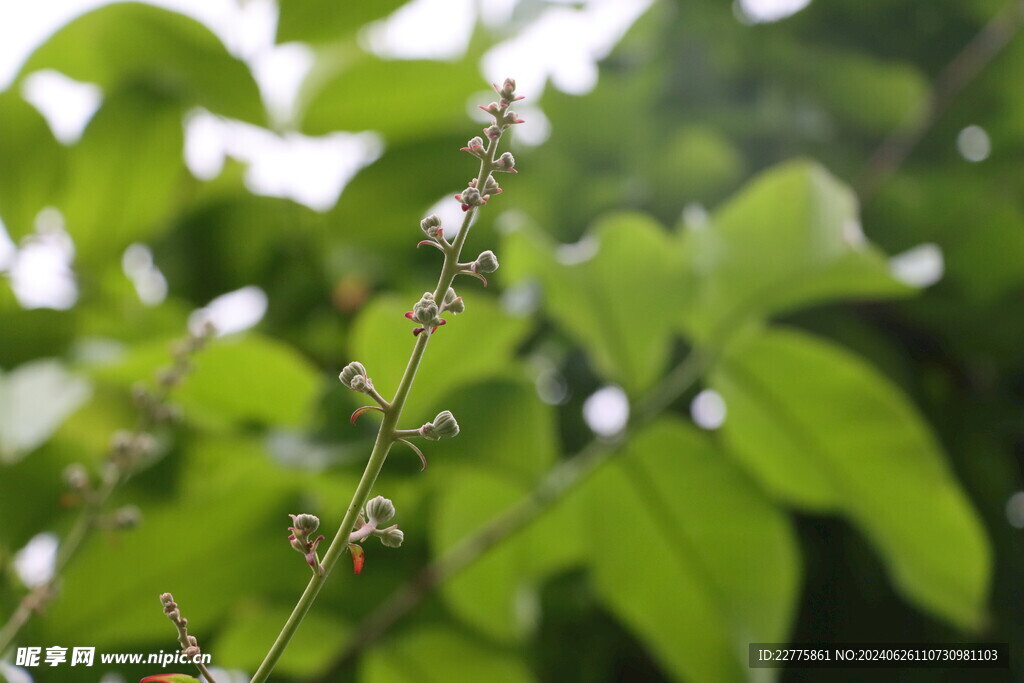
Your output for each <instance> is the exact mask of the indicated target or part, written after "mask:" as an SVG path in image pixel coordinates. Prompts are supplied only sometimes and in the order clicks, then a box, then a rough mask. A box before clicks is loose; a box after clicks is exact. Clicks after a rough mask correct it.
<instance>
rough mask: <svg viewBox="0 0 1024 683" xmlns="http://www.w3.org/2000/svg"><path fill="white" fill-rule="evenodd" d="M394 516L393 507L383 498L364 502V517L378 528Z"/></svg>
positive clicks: (378, 497) (379, 497) (392, 504)
mask: <svg viewBox="0 0 1024 683" xmlns="http://www.w3.org/2000/svg"><path fill="white" fill-rule="evenodd" d="M394 516H395V505H394V503H392V502H391V501H390V500H388V499H387V498H385V497H384V496H377V497H376V498H372V499H370V500H369V501H367V502H366V517H367V519H368V520H369V522H370V524H372V525H373V526H375V527H380V526H381V525H383V524H387V523H388V522H389V521H391V518H392V517H394Z"/></svg>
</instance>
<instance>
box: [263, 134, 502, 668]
mask: <svg viewBox="0 0 1024 683" xmlns="http://www.w3.org/2000/svg"><path fill="white" fill-rule="evenodd" d="M500 140H501V138H500V136H499V137H498V138H495V139H493V140H491V141H490V144H489V145H488V146H487V150H486V153H485V154H484V156H483V158H482V159H481V161H480V173H479V174H477V187H478V188H479V189H480V191H481V192H483V188H484V187H486V186H487V179H488V178H489V177H490V175H491V169H492V168H493V167H494V158H495V154H496V152H497V150H498V143H499V141H500ZM478 208H479V207H471V208H470V209H469V210H468V211H466V213H465V215H464V216H463V219H462V226H461V227H460V228H459V234H458V235H457V236H456V237H455V241H454V242H453V243H452V245H451V247H450V248H448V249H445V250H444V265H443V266H442V267H441V275H440V277H439V278H438V280H437V289H436V290H434V301H443V300H444V295H445V294H446V293H447V292H448V288H449V287H451V286H452V282H453V281H454V280H455V276H456V275H457V274H458V272H459V256H460V254H461V253H462V247H463V245H465V243H466V238H467V237H468V236H469V229H470V227H471V226H472V224H473V218H474V216H475V215H476V212H477V209H478ZM431 336H432V333H431V330H430V328H429V327H428V328H426V329H424V331H423V332H422V333H421V334H420V335H419V336H418V337H416V344H415V346H413V349H412V355H410V356H409V362H408V364H406V366H405V372H404V373H403V374H402V379H401V381H400V382H399V384H398V390H397V391H396V392H395V397H394V399H392V401H391V403H390V404H389V405H387V406H385V407H384V420H383V421H382V422H381V423H380V429H379V430H378V431H377V439H376V441H374V444H373V450H372V451H371V452H370V459H369V461H368V462H367V463H366V469H365V470H363V476H362V477H361V478H360V479H359V485H358V486H356V491H355V493H354V494H353V495H352V502H351V503H349V506H348V509H347V510H346V511H345V517H344V519H342V521H341V526H340V527H338V532H337V533H336V534H335V535H334V538H333V539H332V540H331V545H330V546H329V547H328V548H327V552H326V554H325V555H324V559H323V562H322V563H321V564H322V566H323V571H322V572H321V573H320V574H319V575H314V576H313V577H312V578H311V579H310V580H309V583H308V584H307V585H306V590H304V591H303V592H302V596H301V597H300V598H299V601H298V602H297V603H296V605H295V608H294V609H293V610H292V613H291V615H290V616H289V617H288V620H287V621H286V622H285V624H284V627H283V628H282V629H281V632H280V633H279V634H278V636H277V640H275V641H274V644H273V646H271V648H270V651H269V652H267V656H266V657H265V658H264V659H263V663H262V664H260V668H259V669H257V670H256V673H255V675H253V677H252V681H251V683H262V681H266V680H268V679H269V678H270V674H271V672H272V671H273V670H274V667H275V666H276V665H277V662H278V660H279V659H280V658H281V655H282V654H284V651H285V648H287V647H288V643H289V642H291V639H292V637H293V636H294V635H295V632H296V631H297V630H298V628H299V625H300V624H301V623H302V620H303V619H305V617H306V615H307V614H308V613H309V610H310V608H312V606H313V602H314V601H315V600H316V597H317V595H319V594H320V589H321V588H323V586H324V583H326V582H327V577H328V576H330V574H331V570H332V569H334V565H335V564H337V562H338V558H340V557H341V555H342V553H344V552H345V551H346V550H348V542H349V537H350V535H351V533H352V529H353V528H354V527H355V525H356V519H357V517H358V516H359V511H360V510H362V509H363V506H364V505H366V500H367V499H368V498H369V497H370V491H371V490H372V489H373V485H374V483H375V482H376V481H377V476H378V475H379V474H380V471H381V468H383V467H384V461H385V460H387V457H388V452H389V451H390V450H391V446H392V444H394V443H395V440H396V437H395V433H396V429H395V428H396V426H397V425H398V420H399V418H401V416H402V409H403V408H404V407H405V402H406V400H407V399H408V398H409V392H410V390H411V389H412V385H413V381H414V380H415V379H416V371H417V370H418V369H419V367H420V361H421V360H422V359H423V353H424V352H425V351H426V350H427V343H428V342H429V341H430V337H431Z"/></svg>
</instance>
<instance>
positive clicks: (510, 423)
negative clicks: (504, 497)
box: [427, 378, 559, 483]
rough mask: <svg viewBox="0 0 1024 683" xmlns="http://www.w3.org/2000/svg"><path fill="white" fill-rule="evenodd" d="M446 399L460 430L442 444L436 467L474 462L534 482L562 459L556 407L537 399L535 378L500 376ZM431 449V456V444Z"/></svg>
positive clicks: (458, 465) (448, 396) (455, 393)
mask: <svg viewBox="0 0 1024 683" xmlns="http://www.w3.org/2000/svg"><path fill="white" fill-rule="evenodd" d="M443 404H444V407H445V408H446V409H447V410H450V411H452V414H453V415H455V418H456V419H457V420H458V422H459V427H460V428H461V431H460V432H459V438H457V439H452V440H450V441H445V442H444V444H442V446H441V451H440V453H439V455H440V457H439V458H436V459H433V458H431V459H430V466H431V468H432V469H433V468H434V467H435V463H437V465H438V466H440V467H444V468H447V467H448V466H449V465H451V466H454V467H460V468H461V467H466V466H471V467H477V468H480V469H483V470H486V471H488V472H492V473H497V472H501V473H502V474H503V475H504V476H506V477H508V478H513V479H515V480H517V481H518V482H521V483H531V482H533V481H535V480H536V479H537V478H538V477H539V476H540V475H541V474H543V473H544V472H546V471H547V470H548V468H549V467H551V465H552V463H553V462H554V461H555V460H556V458H557V454H558V448H559V444H558V434H557V430H556V424H555V415H554V411H553V410H552V408H551V407H550V406H547V405H545V404H544V403H542V402H541V401H540V400H539V399H538V398H537V392H536V390H535V389H534V386H533V383H532V382H529V381H527V380H525V379H511V378H509V379H506V378H501V379H493V380H489V381H486V382H482V383H480V384H474V385H471V386H465V387H460V388H459V389H457V390H456V391H453V392H451V393H449V394H447V395H446V396H445V399H444V401H443ZM427 449H428V452H427V457H428V458H430V452H429V451H430V450H431V449H430V447H429V444H428V446H427ZM444 471H447V469H445V470H444ZM440 476H442V477H443V476H445V475H440Z"/></svg>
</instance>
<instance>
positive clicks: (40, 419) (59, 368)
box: [0, 360, 92, 464]
mask: <svg viewBox="0 0 1024 683" xmlns="http://www.w3.org/2000/svg"><path fill="white" fill-rule="evenodd" d="M91 393H92V389H91V387H90V386H89V383H88V382H86V381H85V380H84V379H82V378H80V377H77V376H75V375H72V374H71V373H69V372H68V371H67V370H65V369H64V366H63V365H61V364H60V363H59V362H57V361H55V360H37V361H32V362H29V363H25V364H24V365H20V366H18V367H17V368H16V369H14V370H13V371H11V372H7V373H5V372H4V371H3V370H0V464H10V463H12V462H17V461H18V460H20V459H21V458H22V457H24V455H25V454H26V453H28V452H29V451H31V450H33V449H35V448H37V447H38V446H40V445H41V444H43V443H44V442H45V441H46V440H47V439H49V438H50V436H51V435H52V434H53V432H54V431H56V429H57V428H58V427H59V426H60V425H61V423H62V422H63V421H64V420H65V419H66V418H67V417H68V416H69V415H70V414H71V413H73V412H74V411H75V410H77V409H78V408H79V406H81V405H82V403H84V402H85V401H86V399H88V398H89V395H90V394H91Z"/></svg>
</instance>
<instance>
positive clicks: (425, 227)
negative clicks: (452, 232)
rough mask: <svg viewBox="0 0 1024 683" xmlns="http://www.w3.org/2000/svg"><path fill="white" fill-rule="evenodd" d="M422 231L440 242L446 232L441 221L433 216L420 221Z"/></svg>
mask: <svg viewBox="0 0 1024 683" xmlns="http://www.w3.org/2000/svg"><path fill="white" fill-rule="evenodd" d="M420 230H422V231H423V234H424V235H426V236H427V237H429V238H430V239H432V240H435V241H436V240H440V239H441V238H443V237H444V230H443V229H442V228H441V219H440V218H439V217H438V216H436V215H435V214H431V215H429V216H427V217H426V218H424V219H423V220H421V221H420Z"/></svg>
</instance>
